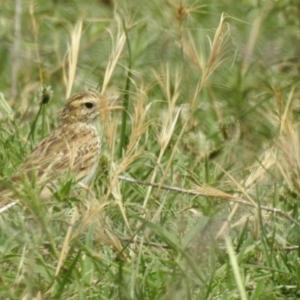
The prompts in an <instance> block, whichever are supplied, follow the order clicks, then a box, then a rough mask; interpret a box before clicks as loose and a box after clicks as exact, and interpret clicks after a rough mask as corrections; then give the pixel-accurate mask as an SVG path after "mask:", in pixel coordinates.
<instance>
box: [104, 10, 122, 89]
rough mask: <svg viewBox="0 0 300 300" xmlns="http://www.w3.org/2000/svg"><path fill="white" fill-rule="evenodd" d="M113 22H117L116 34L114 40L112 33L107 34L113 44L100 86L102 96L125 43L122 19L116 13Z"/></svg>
mask: <svg viewBox="0 0 300 300" xmlns="http://www.w3.org/2000/svg"><path fill="white" fill-rule="evenodd" d="M115 20H116V22H117V26H118V32H117V36H116V39H114V34H113V33H112V32H109V33H110V35H111V39H112V42H113V45H112V46H113V47H112V51H111V54H110V57H109V59H108V63H107V67H106V69H105V74H104V78H103V84H102V91H101V93H102V94H103V93H105V90H106V88H107V86H108V83H109V81H110V78H111V76H112V74H113V71H114V69H115V67H116V65H117V63H118V61H119V59H120V56H121V53H122V50H123V48H124V45H125V42H126V35H125V32H124V31H123V25H122V19H121V17H120V16H119V15H118V14H117V13H115Z"/></svg>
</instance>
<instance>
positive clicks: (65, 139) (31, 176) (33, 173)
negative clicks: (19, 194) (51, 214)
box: [0, 90, 122, 213]
mask: <svg viewBox="0 0 300 300" xmlns="http://www.w3.org/2000/svg"><path fill="white" fill-rule="evenodd" d="M121 108H122V107H121V106H109V105H108V100H107V99H106V98H105V97H104V96H103V95H102V94H100V93H99V92H97V91H96V90H89V91H84V92H80V93H77V94H74V95H73V96H71V97H70V98H69V99H68V100H67V101H66V103H65V106H64V108H63V110H62V113H61V116H60V123H59V126H58V128H57V129H56V130H55V131H53V132H52V133H51V134H50V135H49V136H47V137H46V138H44V139H43V140H42V141H40V142H39V143H38V144H37V146H36V147H35V148H34V149H33V150H32V152H31V153H30V155H29V156H28V157H27V159H26V160H25V162H24V163H23V165H22V166H21V168H20V169H19V171H18V172H17V173H16V174H15V175H14V176H13V177H12V178H11V183H12V185H13V186H16V187H18V185H20V184H21V183H22V180H23V179H24V178H26V179H27V180H29V181H30V180H32V181H33V180H35V182H36V183H37V184H38V185H39V186H41V187H42V192H41V198H42V199H43V198H47V197H49V195H51V186H52V187H53V184H54V185H55V184H57V183H58V182H59V180H60V179H63V178H64V177H66V176H68V174H71V175H72V176H74V179H75V181H76V182H77V184H78V185H81V186H86V185H87V184H88V183H89V182H91V180H92V179H93V177H94V175H95V172H96V169H97V166H98V162H99V159H100V154H101V141H100V136H99V133H98V130H97V126H96V124H97V118H98V116H99V115H100V113H101V112H103V111H105V110H115V109H121ZM13 190H15V189H8V188H7V187H5V186H4V187H1V188H0V213H1V212H3V211H5V210H6V209H8V208H10V207H11V206H13V205H15V204H16V203H17V202H18V200H16V199H15V198H16V193H15V192H14V191H13ZM16 190H17V191H18V190H19V189H18V188H16Z"/></svg>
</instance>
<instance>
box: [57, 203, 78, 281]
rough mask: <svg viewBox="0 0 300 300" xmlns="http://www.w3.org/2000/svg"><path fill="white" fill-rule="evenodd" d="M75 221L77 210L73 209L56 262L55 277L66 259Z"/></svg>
mask: <svg viewBox="0 0 300 300" xmlns="http://www.w3.org/2000/svg"><path fill="white" fill-rule="evenodd" d="M77 219H78V212H77V209H76V208H75V209H74V211H73V215H72V218H71V221H70V225H69V228H68V230H67V233H66V237H65V240H64V243H63V246H62V249H61V252H60V257H59V259H58V262H57V266H56V270H55V276H57V275H58V274H59V271H60V269H61V267H62V265H63V262H64V260H65V258H66V257H67V254H68V250H69V245H70V241H71V236H72V230H73V225H74V224H75V222H76V220H77Z"/></svg>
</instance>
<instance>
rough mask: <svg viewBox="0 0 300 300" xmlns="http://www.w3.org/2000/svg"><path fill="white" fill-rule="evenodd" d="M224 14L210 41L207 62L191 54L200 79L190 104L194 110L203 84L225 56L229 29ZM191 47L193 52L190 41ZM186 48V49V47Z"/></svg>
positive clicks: (193, 53) (193, 46)
mask: <svg viewBox="0 0 300 300" xmlns="http://www.w3.org/2000/svg"><path fill="white" fill-rule="evenodd" d="M225 18H226V16H225V14H222V15H221V20H220V23H219V26H218V28H217V30H216V33H215V36H214V39H213V41H210V54H209V58H208V60H207V62H205V63H203V62H202V61H201V59H200V58H199V54H198V53H197V52H196V53H195V52H192V56H191V57H192V58H193V60H195V59H197V60H198V63H197V64H196V65H197V66H198V67H199V68H200V70H201V71H202V72H201V73H202V74H201V78H200V79H199V81H198V84H197V87H196V89H195V92H194V96H193V99H192V102H191V106H192V107H193V108H194V107H195V105H196V101H197V98H198V95H199V94H200V92H201V90H202V88H203V86H204V84H205V83H206V81H207V80H208V78H209V77H210V76H211V74H212V73H213V71H214V70H215V69H216V68H217V67H218V66H219V65H220V64H221V63H222V62H223V59H222V58H223V56H224V55H225V53H226V52H225V51H224V47H225V45H226V41H227V38H228V36H229V29H228V28H229V27H228V25H227V24H226V23H225ZM190 42H191V44H192V47H191V50H192V51H195V49H196V46H195V45H193V44H194V42H193V40H192V39H191V40H190ZM186 48H187V47H186Z"/></svg>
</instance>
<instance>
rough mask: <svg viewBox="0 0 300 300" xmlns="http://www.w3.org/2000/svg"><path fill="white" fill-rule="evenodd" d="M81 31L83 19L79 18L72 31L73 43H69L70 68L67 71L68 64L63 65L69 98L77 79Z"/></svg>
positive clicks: (68, 57)
mask: <svg viewBox="0 0 300 300" xmlns="http://www.w3.org/2000/svg"><path fill="white" fill-rule="evenodd" d="M81 33H82V20H78V21H77V23H76V25H75V27H74V28H73V30H72V31H71V33H70V35H71V43H70V44H69V45H68V51H67V54H66V57H67V60H68V70H67V71H66V64H64V67H63V75H64V82H65V85H66V87H67V88H66V98H67V99H68V98H69V97H70V95H71V91H72V86H73V83H74V79H75V74H76V67H77V61H78V54H79V47H80V39H81Z"/></svg>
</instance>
